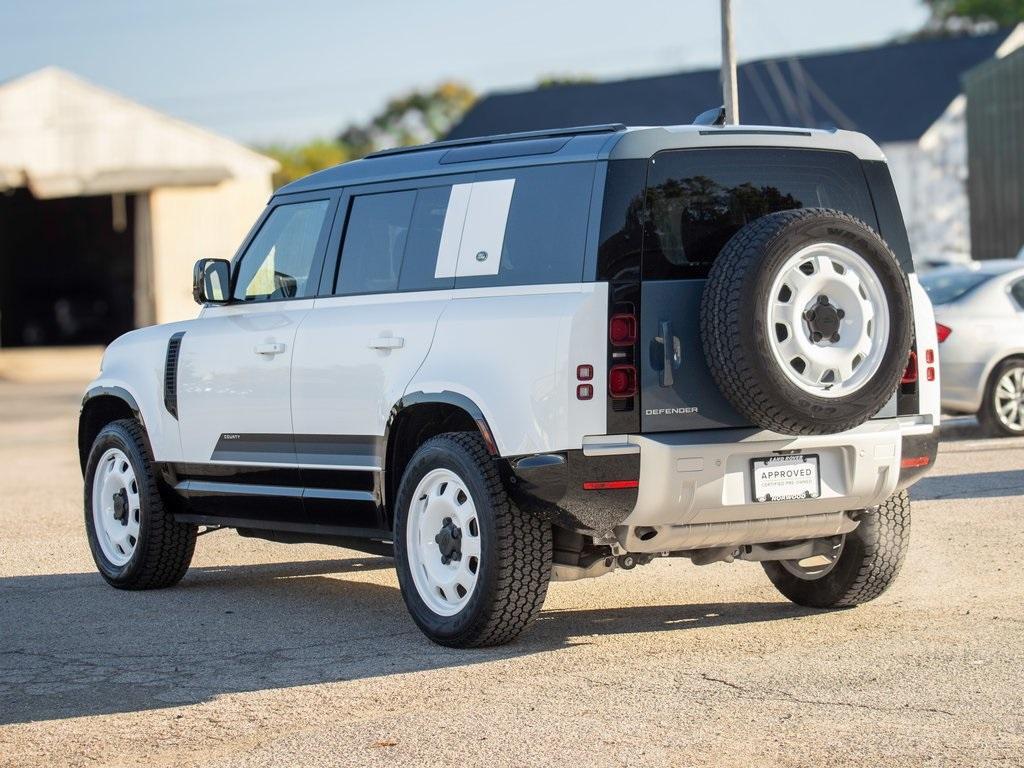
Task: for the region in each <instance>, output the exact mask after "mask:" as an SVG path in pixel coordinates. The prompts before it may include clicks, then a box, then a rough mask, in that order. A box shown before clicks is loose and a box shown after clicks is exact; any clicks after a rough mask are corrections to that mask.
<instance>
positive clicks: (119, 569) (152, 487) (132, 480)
mask: <svg viewBox="0 0 1024 768" xmlns="http://www.w3.org/2000/svg"><path fill="white" fill-rule="evenodd" d="M85 529H86V533H87V535H88V538H89V548H90V549H91V550H92V557H93V560H94V561H95V562H96V567H97V568H98V569H99V572H100V574H101V575H102V576H103V578H104V579H106V580H107V582H108V583H109V584H111V585H112V586H114V587H117V588H118V589H159V588H161V587H169V586H171V585H173V584H177V583H178V582H179V581H181V578H182V577H183V576H184V575H185V571H187V570H188V566H189V563H190V562H191V561H192V553H193V551H194V550H195V545H196V526H194V525H188V524H186V523H178V522H175V521H174V520H173V519H172V518H171V516H170V514H169V513H168V512H167V510H165V509H164V504H163V499H162V498H161V496H160V491H159V489H158V488H157V482H156V476H155V475H154V473H153V460H152V456H151V455H150V450H149V442H148V441H147V440H146V435H145V432H143V430H142V427H141V426H140V425H139V424H138V422H136V421H134V420H132V419H122V420H120V421H115V422H112V423H110V424H108V425H107V426H105V427H104V428H103V429H102V430H100V433H99V434H98V435H97V436H96V440H95V441H93V445H92V450H91V451H90V452H89V460H88V462H87V463H86V469H85Z"/></svg>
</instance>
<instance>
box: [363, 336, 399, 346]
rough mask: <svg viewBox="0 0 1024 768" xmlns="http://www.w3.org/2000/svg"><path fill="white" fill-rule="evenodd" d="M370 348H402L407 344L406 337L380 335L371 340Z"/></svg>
mask: <svg viewBox="0 0 1024 768" xmlns="http://www.w3.org/2000/svg"><path fill="white" fill-rule="evenodd" d="M369 346H370V349H401V348H402V347H404V346H405V339H403V338H402V337H401V336H379V337H377V338H376V339H371V340H370V344H369Z"/></svg>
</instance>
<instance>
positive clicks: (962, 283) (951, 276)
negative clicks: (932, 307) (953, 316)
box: [921, 271, 992, 304]
mask: <svg viewBox="0 0 1024 768" xmlns="http://www.w3.org/2000/svg"><path fill="white" fill-rule="evenodd" d="M991 277H992V275H990V274H986V273H984V272H966V271H963V272H961V271H956V272H942V273H935V274H931V275H925V276H924V277H922V278H921V285H923V286H924V289H925V291H926V292H927V293H928V298H929V299H931V300H932V304H951V303H953V302H954V301H957V300H958V299H961V298H963V297H964V296H965V295H967V294H968V293H970V292H971V291H973V290H974V289H975V288H977V287H978V286H979V285H981V284H982V283H984V282H987V281H988V280H989V279H991Z"/></svg>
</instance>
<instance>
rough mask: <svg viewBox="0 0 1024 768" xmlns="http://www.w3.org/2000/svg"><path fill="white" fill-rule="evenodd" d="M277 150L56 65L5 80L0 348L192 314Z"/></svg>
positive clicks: (266, 181)
mask: <svg viewBox="0 0 1024 768" xmlns="http://www.w3.org/2000/svg"><path fill="white" fill-rule="evenodd" d="M276 167H277V166H276V163H275V161H273V160H271V159H270V158H267V157H264V156H263V155H260V154H258V153H256V152H254V151H252V150H250V149H247V148H246V147H244V146H242V145H240V144H237V143H235V142H233V141H230V140H228V139H225V138H222V137H220V136H216V135H214V134H212V133H209V132H208V131H205V130H203V129H201V128H198V127H196V126H193V125H189V124H187V123H184V122H182V121H180V120H177V119H174V118H172V117H169V116H167V115H164V114H161V113H159V112H156V111H154V110H152V109H149V108H147V107H144V106H142V105H140V104H137V103H135V102H132V101H130V100H128V99H125V98H123V97H121V96H118V95H116V94H114V93H110V92H108V91H106V90H103V89H101V88H98V87H96V86H94V85H92V84H91V83H88V82H85V81H84V80H82V79H80V78H78V77H77V76H75V75H72V74H70V73H69V72H66V71H63V70H61V69H57V68H54V67H48V68H46V69H42V70H39V71H37V72H33V73H31V74H29V75H26V76H24V77H21V78H18V79H15V80H10V81H8V82H6V83H3V84H0V346H4V347H9V346H32V345H55V344H102V343H106V342H108V341H110V340H111V339H112V338H114V337H116V336H117V335H119V334H121V333H123V332H125V331H127V330H130V329H131V328H133V327H138V326H141V325H148V324H151V323H155V322H167V321H169V320H175V319H180V318H184V317H189V316H192V315H194V314H195V305H194V304H192V303H191V295H190V285H191V277H190V272H191V266H192V263H193V262H194V261H195V260H196V259H198V258H202V257H224V258H227V257H230V256H231V255H232V253H233V252H234V250H235V248H236V247H237V246H238V243H239V242H240V241H241V239H242V237H243V236H244V234H245V232H246V231H247V230H248V228H249V227H250V226H251V224H252V222H253V221H254V220H255V218H256V216H257V214H258V213H259V211H260V209H261V208H262V207H263V206H264V204H265V203H266V201H267V198H268V197H269V195H270V193H271V191H272V185H271V175H272V173H273V172H274V170H275V169H276Z"/></svg>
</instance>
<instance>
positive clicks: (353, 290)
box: [334, 190, 416, 296]
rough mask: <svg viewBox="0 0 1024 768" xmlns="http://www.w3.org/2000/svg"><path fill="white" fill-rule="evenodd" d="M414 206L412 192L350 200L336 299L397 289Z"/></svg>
mask: <svg viewBox="0 0 1024 768" xmlns="http://www.w3.org/2000/svg"><path fill="white" fill-rule="evenodd" d="M415 203H416V191H415V190H407V191H404V192H380V193H377V194H372V195H359V196H357V197H354V198H352V203H351V205H350V206H349V214H348V225H347V226H346V228H345V241H344V244H343V245H342V247H341V267H340V271H339V272H338V280H337V284H336V285H335V287H334V294H335V295H336V296H346V295H350V294H357V293H387V292H389V291H394V290H396V289H397V288H398V278H399V275H400V273H401V270H402V256H403V254H404V253H405V245H406V241H407V240H408V237H409V227H410V223H411V220H412V214H413V207H414V205H415Z"/></svg>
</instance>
